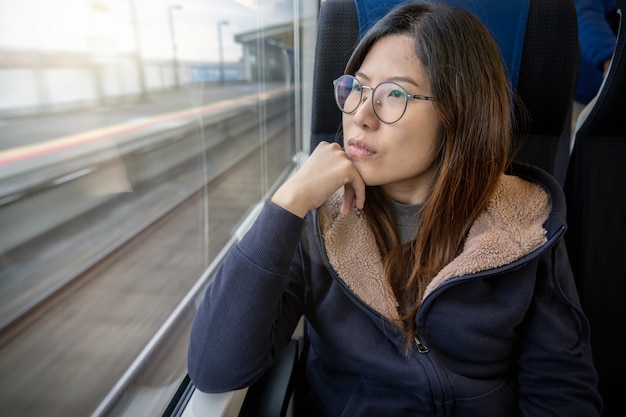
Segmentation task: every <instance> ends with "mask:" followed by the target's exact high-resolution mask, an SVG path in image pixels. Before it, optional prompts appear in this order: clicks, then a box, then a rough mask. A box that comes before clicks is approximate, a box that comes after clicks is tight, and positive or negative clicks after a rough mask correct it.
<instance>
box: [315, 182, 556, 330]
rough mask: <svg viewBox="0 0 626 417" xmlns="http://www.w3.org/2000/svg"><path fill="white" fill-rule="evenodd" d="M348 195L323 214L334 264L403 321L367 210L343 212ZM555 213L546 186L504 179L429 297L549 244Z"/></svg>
mask: <svg viewBox="0 0 626 417" xmlns="http://www.w3.org/2000/svg"><path fill="white" fill-rule="evenodd" d="M342 193H343V191H342V190H340V191H338V192H337V193H335V194H334V195H333V196H332V197H331V198H330V199H329V200H328V201H327V202H326V204H324V205H323V206H322V207H321V208H320V210H319V213H320V216H319V217H320V225H321V230H322V237H323V241H324V247H325V249H326V255H327V256H328V260H329V262H330V264H331V265H332V267H333V268H334V269H335V271H336V272H337V275H338V276H339V277H340V278H341V280H342V281H343V282H344V283H345V284H346V285H347V286H348V288H350V290H351V291H352V292H353V293H354V294H355V295H356V296H357V297H359V298H360V299H361V300H362V301H363V302H365V303H366V304H368V305H369V306H371V307H372V308H374V309H375V310H377V311H378V312H379V313H381V314H382V315H383V316H385V317H387V318H389V319H391V320H394V321H398V320H399V317H398V310H397V307H398V304H397V301H396V299H395V296H394V295H393V292H392V290H391V287H390V286H389V284H388V282H387V280H386V279H384V277H383V265H382V258H381V254H380V251H379V249H378V246H377V245H376V241H375V238H374V234H373V232H372V230H371V229H370V227H369V225H368V224H367V220H366V218H365V215H364V214H363V213H362V212H361V211H358V210H352V211H350V213H348V214H346V215H342V214H340V213H339V209H340V207H341V201H342ZM550 209H551V203H550V197H549V195H548V194H547V192H546V191H545V190H544V189H543V188H542V187H541V186H540V185H538V184H534V183H531V182H528V181H525V180H523V179H521V178H519V177H514V176H509V175H503V176H502V179H501V180H500V182H499V183H498V186H497V188H496V190H495V192H494V195H493V196H492V198H491V201H490V202H489V204H488V206H487V208H486V209H485V211H484V212H483V213H482V214H481V215H480V216H479V217H478V219H477V220H476V222H475V223H474V225H473V226H472V228H471V229H470V232H469V234H468V238H467V240H466V243H465V246H464V248H463V251H462V253H461V254H460V255H459V256H458V257H456V258H455V259H454V260H453V261H452V262H450V263H449V264H448V265H447V266H445V267H444V268H443V269H442V270H441V271H440V272H439V274H437V276H435V278H434V279H433V280H432V282H431V283H430V285H429V286H428V288H427V289H426V293H425V295H424V297H426V296H427V295H428V294H430V293H431V292H432V291H433V290H434V289H435V288H437V287H438V286H440V285H441V284H442V283H444V282H446V281H447V280H449V279H450V278H453V277H456V276H461V275H466V274H473V273H477V272H481V271H486V270H489V269H493V268H497V267H501V266H504V265H507V264H509V263H511V262H514V261H516V260H517V259H520V258H521V257H523V256H524V255H526V254H528V253H530V252H532V251H533V250H535V249H537V248H539V247H540V246H541V245H543V244H544V243H545V242H546V230H545V229H544V228H543V223H545V221H546V220H547V219H548V215H549V213H550Z"/></svg>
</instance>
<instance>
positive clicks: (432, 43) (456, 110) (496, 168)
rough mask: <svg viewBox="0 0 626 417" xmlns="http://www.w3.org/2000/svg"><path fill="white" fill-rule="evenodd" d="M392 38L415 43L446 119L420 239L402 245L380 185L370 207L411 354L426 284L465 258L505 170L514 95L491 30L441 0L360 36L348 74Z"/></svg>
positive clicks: (402, 10)
mask: <svg viewBox="0 0 626 417" xmlns="http://www.w3.org/2000/svg"><path fill="white" fill-rule="evenodd" d="M392 34H393V35H398V34H401V35H408V36H409V37H410V38H411V39H413V40H414V51H415V55H416V57H417V58H418V59H419V60H420V61H421V62H422V64H423V66H424V68H425V69H426V72H427V74H428V75H427V76H428V79H429V82H430V92H431V95H433V96H434V97H436V98H437V99H438V100H437V101H435V102H433V105H434V109H435V111H436V113H437V115H438V117H439V119H440V121H441V123H442V131H441V146H440V148H439V151H438V155H437V159H436V164H437V169H436V173H435V178H434V182H433V187H432V190H431V191H430V193H429V195H428V197H427V198H426V200H425V201H424V204H423V206H422V209H421V212H420V216H419V220H418V224H417V225H416V226H417V228H418V231H419V232H418V235H417V238H416V240H414V241H412V242H408V243H405V244H401V242H399V241H398V236H397V232H396V231H395V220H394V218H393V214H392V211H391V208H390V205H389V203H388V200H387V198H386V197H385V196H384V195H383V192H382V190H381V189H380V188H379V187H368V189H367V197H366V201H365V208H364V210H365V213H366V215H367V217H368V220H369V222H370V224H371V225H372V228H373V230H374V234H375V235H376V238H377V241H378V245H379V247H380V250H381V252H382V254H383V257H384V270H385V274H386V277H387V279H388V280H389V282H390V284H391V287H392V289H393V291H394V294H395V296H396V298H397V300H398V303H399V313H400V317H401V319H402V321H403V323H404V330H405V333H406V335H407V348H408V347H409V346H410V343H411V341H412V339H413V337H414V336H415V315H416V313H417V310H418V308H419V306H420V303H421V301H422V298H423V296H424V292H425V289H426V287H427V286H428V284H429V283H430V282H431V281H432V279H433V278H434V277H435V275H436V274H437V273H438V272H439V271H440V270H441V269H442V268H443V267H444V266H445V265H446V264H448V263H449V262H450V261H452V260H453V259H454V258H455V257H456V256H457V255H458V254H459V253H460V252H461V250H462V248H463V245H464V243H465V239H466V236H467V234H468V232H469V229H470V227H471V225H472V224H473V223H474V221H475V220H476V218H477V217H478V215H479V213H480V212H481V211H482V210H484V208H485V207H486V205H487V203H488V201H489V198H490V196H491V195H492V193H493V191H494V189H495V187H496V184H497V182H498V180H499V179H500V176H501V175H502V173H503V172H504V170H505V169H506V167H507V164H508V161H509V149H510V141H511V121H512V104H511V103H512V99H511V97H512V96H511V88H510V85H509V81H508V77H507V76H506V73H505V70H504V66H503V64H502V60H501V58H500V54H499V50H498V47H497V45H496V44H495V42H494V40H493V38H492V37H491V34H490V33H489V31H488V30H487V28H485V27H484V26H483V24H482V23H481V22H480V21H479V20H478V19H477V18H476V17H474V16H473V15H472V14H470V13H468V12H466V11H464V10H462V9H459V8H455V7H452V6H449V5H445V4H441V3H436V4H429V3H407V4H403V5H400V6H398V7H397V8H395V9H394V10H393V11H392V12H391V13H390V14H388V15H387V16H385V17H384V18H383V19H381V20H380V21H379V22H378V23H377V24H376V25H374V26H373V27H372V28H371V29H370V30H369V31H368V32H367V33H366V34H365V35H364V37H363V39H361V41H360V42H359V44H358V45H357V47H356V49H355V51H354V52H353V54H352V56H351V58H350V60H349V61H348V64H347V66H346V70H345V73H346V74H354V73H356V72H357V71H358V69H359V67H360V66H361V64H362V62H363V61H364V59H365V57H366V55H367V53H368V51H369V50H370V49H371V47H372V46H373V45H374V43H375V42H376V41H378V40H379V39H381V38H382V37H384V36H387V35H392Z"/></svg>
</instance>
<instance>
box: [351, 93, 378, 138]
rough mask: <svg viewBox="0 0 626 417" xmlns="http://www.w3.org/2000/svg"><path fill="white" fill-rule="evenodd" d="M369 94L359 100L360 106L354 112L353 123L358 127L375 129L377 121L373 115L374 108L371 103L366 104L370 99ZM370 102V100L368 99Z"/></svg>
mask: <svg viewBox="0 0 626 417" xmlns="http://www.w3.org/2000/svg"><path fill="white" fill-rule="evenodd" d="M370 96H371V94H369V95H364V96H363V97H362V98H361V104H359V107H358V108H357V109H356V111H355V112H354V119H353V121H354V123H355V124H356V125H358V126H362V127H365V126H367V127H369V128H372V129H373V128H376V127H377V126H378V123H379V120H378V117H376V114H375V113H374V107H373V106H372V105H371V103H368V102H367V101H368V98H370ZM370 100H371V98H370Z"/></svg>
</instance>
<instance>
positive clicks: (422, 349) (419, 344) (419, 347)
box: [413, 336, 428, 353]
mask: <svg viewBox="0 0 626 417" xmlns="http://www.w3.org/2000/svg"><path fill="white" fill-rule="evenodd" d="M413 341H414V342H415V345H416V346H417V351H418V352H419V353H428V346H426V345H424V344H423V343H422V342H420V340H419V338H418V337H417V336H415V337H414V338H413Z"/></svg>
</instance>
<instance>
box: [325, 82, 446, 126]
mask: <svg viewBox="0 0 626 417" xmlns="http://www.w3.org/2000/svg"><path fill="white" fill-rule="evenodd" d="M342 78H351V79H352V82H353V83H357V84H358V85H360V86H361V90H360V91H359V94H360V95H361V96H360V97H359V101H358V102H359V104H357V106H356V107H355V108H354V110H351V111H345V110H344V109H342V108H341V105H339V97H338V94H337V84H338V83H339V80H341V79H342ZM383 84H393V85H396V86H397V87H398V88H399V89H400V90H402V91H403V92H404V97H405V102H404V110H402V114H400V116H399V117H398V118H397V119H396V120H394V121H392V122H387V121H385V120H383V119H381V117H380V116H379V115H378V112H377V111H376V106H375V105H374V95H375V94H376V89H377V88H378V87H380V86H381V85H383ZM364 89H369V90H371V91H372V100H371V102H372V110H374V114H375V115H376V118H378V120H380V121H381V122H383V123H385V124H388V125H390V124H394V123H396V122H397V121H398V120H400V119H402V116H404V113H406V108H407V105H408V103H409V100H410V99H415V100H426V101H437V98H436V97H432V96H425V95H422V94H410V93H409V92H408V91H406V89H405V88H404V87H402V86H401V85H400V84H398V83H396V82H394V81H383V82H382V83H380V84H378V85H377V86H376V87H370V86H368V85H363V84H361V82H360V81H359V80H357V78H356V77H355V76H354V75H350V74H344V75H342V76H341V77H339V78H337V79H336V80H333V95H334V96H335V103H336V104H337V107H339V110H341V112H342V113H345V114H352V113H354V112H356V111H357V110H358V109H359V107H361V104H363V103H364V102H365V100H367V97H365V98H363V90H364Z"/></svg>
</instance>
